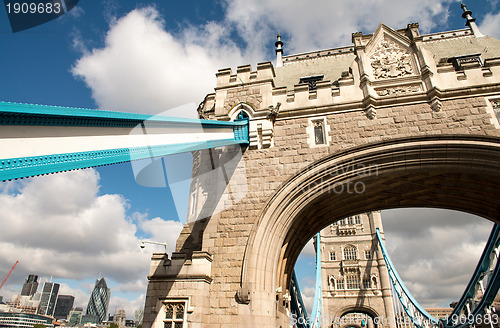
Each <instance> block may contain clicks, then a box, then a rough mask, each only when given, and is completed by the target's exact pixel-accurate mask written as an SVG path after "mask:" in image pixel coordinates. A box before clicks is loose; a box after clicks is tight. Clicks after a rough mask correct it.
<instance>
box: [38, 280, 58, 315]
mask: <svg viewBox="0 0 500 328" xmlns="http://www.w3.org/2000/svg"><path fill="white" fill-rule="evenodd" d="M58 294H59V284H57V283H54V282H46V283H44V284H43V289H42V296H41V298H40V307H39V308H38V314H43V315H49V316H54V310H55V308H56V300H57V295H58Z"/></svg>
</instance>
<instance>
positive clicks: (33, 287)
mask: <svg viewBox="0 0 500 328" xmlns="http://www.w3.org/2000/svg"><path fill="white" fill-rule="evenodd" d="M37 291H38V276H37V275H34V274H30V275H29V276H28V278H27V279H26V282H25V283H24V284H23V289H22V290H21V295H23V296H32V295H33V294H35V293H36V292H37Z"/></svg>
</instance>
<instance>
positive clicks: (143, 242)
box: [140, 240, 168, 253]
mask: <svg viewBox="0 0 500 328" xmlns="http://www.w3.org/2000/svg"><path fill="white" fill-rule="evenodd" d="M146 244H153V245H161V246H163V247H165V253H166V252H167V246H168V243H159V242H156V241H149V240H143V241H142V243H141V245H140V247H141V248H144V247H146Z"/></svg>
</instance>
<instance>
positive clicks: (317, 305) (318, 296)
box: [311, 232, 323, 328]
mask: <svg viewBox="0 0 500 328" xmlns="http://www.w3.org/2000/svg"><path fill="white" fill-rule="evenodd" d="M322 301H323V297H322V287H321V247H320V234H319V232H318V233H317V234H316V289H315V291H314V304H313V309H312V313H311V328H320V327H321V306H322Z"/></svg>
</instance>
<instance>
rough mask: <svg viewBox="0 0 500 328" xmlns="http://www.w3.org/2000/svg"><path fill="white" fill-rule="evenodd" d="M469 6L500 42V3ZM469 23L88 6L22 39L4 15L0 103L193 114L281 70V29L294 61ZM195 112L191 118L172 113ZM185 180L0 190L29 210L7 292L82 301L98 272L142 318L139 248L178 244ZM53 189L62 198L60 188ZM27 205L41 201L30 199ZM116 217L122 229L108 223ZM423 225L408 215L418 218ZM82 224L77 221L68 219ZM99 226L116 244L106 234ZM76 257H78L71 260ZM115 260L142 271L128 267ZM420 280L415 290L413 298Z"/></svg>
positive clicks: (251, 8) (8, 237)
mask: <svg viewBox="0 0 500 328" xmlns="http://www.w3.org/2000/svg"><path fill="white" fill-rule="evenodd" d="M467 5H468V8H469V9H470V10H472V11H473V16H474V17H476V18H477V23H478V25H479V26H480V28H481V30H482V31H483V33H486V34H489V35H492V36H496V37H499V36H500V32H498V31H500V7H499V6H498V0H489V1H485V0H483V1H474V2H472V1H469V2H468V3H467ZM461 13H462V10H461V9H460V3H459V2H457V1H452V0H422V1H413V0H412V1H410V0H383V1H376V2H374V1H371V0H359V1H349V2H346V1H326V0H322V1H317V2H315V5H311V4H310V3H309V2H307V4H306V3H305V2H298V1H297V2H290V1H284V0H277V1H264V0H256V1H247V0H246V1H244V0H233V1H230V0H218V1H203V0H198V1H196V0H193V1H188V2H186V1H184V2H183V1H140V2H139V1H129V0H126V1H113V0H109V1H86V0H82V1H80V3H79V4H78V6H77V7H75V8H74V9H73V10H72V11H70V12H69V13H68V14H66V15H64V16H62V17H60V18H58V19H56V20H53V21H51V22H49V23H47V24H44V25H41V26H38V27H35V28H33V29H30V30H26V31H22V32H19V33H12V32H11V30H10V26H9V23H8V19H7V15H6V13H5V11H3V10H0V38H1V41H2V51H1V52H0V63H1V64H0V65H1V66H0V67H1V69H0V73H1V76H2V78H1V79H0V100H2V101H12V102H23V103H37V104H50V105H61V106H74V107H84V108H100V109H108V110H119V111H132V112H143V113H153V114H156V113H160V112H165V111H166V113H167V114H168V113H170V114H172V115H180V116H192V115H193V109H194V108H195V105H196V104H198V103H199V102H200V101H201V100H202V99H203V97H204V95H205V94H207V93H209V92H212V91H213V87H214V86H215V73H216V71H217V69H219V68H223V67H233V68H235V67H236V66H237V65H245V64H252V66H253V67H255V65H256V63H258V62H262V61H266V60H271V61H273V60H274V51H273V47H274V41H275V37H276V34H277V32H280V33H281V34H282V35H283V41H284V42H285V54H291V53H296V52H304V51H311V50H315V49H322V48H331V47H335V46H344V45H349V44H350V42H351V41H350V35H351V33H352V32H356V31H362V32H364V33H371V32H373V31H374V30H375V28H376V27H377V25H378V24H379V23H380V22H383V23H385V24H387V25H389V26H391V27H393V28H404V27H405V26H406V24H408V23H411V22H419V23H420V29H421V32H422V33H427V32H435V31H443V30H452V29H459V28H463V27H464V23H465V21H464V19H463V18H462V17H461ZM190 103H191V104H194V105H191V107H190V108H191V110H185V109H183V110H171V109H172V108H176V107H178V106H183V105H186V104H190ZM169 110H170V111H169ZM168 161H169V162H170V163H171V164H170V165H169V167H170V170H171V172H173V173H172V174H174V175H177V176H182V177H186V175H189V170H190V168H189V166H188V165H183V163H186V162H189V158H188V159H186V158H181V157H178V158H171V159H169V160H168ZM180 180H181V181H184V183H177V184H176V185H175V186H174V187H172V188H147V187H142V186H140V185H138V184H137V183H136V182H135V180H134V175H133V173H132V170H131V167H130V165H129V164H120V165H115V166H108V167H103V168H97V169H95V170H87V171H81V172H76V173H69V174H63V175H61V176H60V177H42V178H37V179H31V180H29V181H24V182H22V183H9V184H7V183H4V184H2V185H0V204H2V205H3V206H7V207H9V206H10V208H17V207H19V209H20V210H19V211H17V212H15V213H14V212H13V211H6V212H7V213H3V214H0V220H1V222H2V224H3V225H4V226H9V227H11V228H12V229H11V231H10V232H6V230H7V229H3V231H4V232H3V234H2V233H0V237H1V239H0V240H1V241H0V244H1V245H0V277H3V275H4V274H6V273H7V272H8V270H9V269H10V267H11V265H12V264H13V263H14V262H15V261H16V260H19V261H20V263H19V264H18V266H17V267H16V270H15V271H14V273H13V274H12V276H11V277H10V278H9V281H8V283H7V284H6V285H5V286H4V288H3V289H2V291H1V293H0V295H4V296H5V297H6V299H9V298H10V297H11V296H12V295H13V294H15V293H18V292H19V291H20V286H21V284H22V281H23V280H24V279H25V277H26V276H27V274H29V273H35V274H39V275H40V276H42V277H44V279H48V278H49V277H50V276H51V275H52V276H53V280H54V281H60V282H64V284H65V285H64V291H65V292H67V293H73V294H74V295H75V296H76V297H77V303H78V304H79V305H85V303H86V302H87V300H88V294H89V291H90V289H91V286H92V284H93V282H94V279H95V278H97V277H98V276H99V275H101V274H102V275H104V276H105V277H106V278H107V279H108V281H109V284H110V285H111V288H112V301H111V307H110V311H111V312H112V311H113V309H114V308H115V307H116V306H118V307H119V308H121V307H122V306H124V305H125V309H126V311H127V314H128V316H129V317H130V316H132V314H133V310H134V309H136V308H139V307H141V306H142V304H143V302H144V299H143V294H144V291H145V284H146V281H145V276H146V274H147V270H148V265H149V264H148V258H149V256H150V253H151V252H152V251H153V250H154V249H153V248H149V249H148V248H146V250H140V249H139V247H138V243H139V241H140V240H141V239H143V238H151V239H154V240H158V241H168V242H169V243H170V245H173V244H174V243H175V238H176V233H178V231H179V229H180V227H181V223H179V220H180V221H183V220H185V215H186V214H185V213H186V204H187V188H188V184H189V181H188V179H184V178H180ZM78 186H80V187H81V186H84V187H85V188H87V189H85V190H84V191H82V190H80V189H79V188H76V187H78ZM56 187H59V188H60V190H59V191H54V190H55V188H56ZM82 189H83V188H82ZM30 197H31V198H30ZM27 199H31V200H32V202H31V203H26V200H27ZM41 199H43V200H44V203H43V202H41V201H40V200H41ZM174 200H176V201H177V202H175V201H174ZM44 204H55V205H54V206H53V207H50V208H47V206H46V205H44ZM175 204H177V206H175ZM63 205H64V206H63ZM24 210H25V212H26V213H25V212H23V211H24ZM28 210H29V211H28ZM56 210H57V211H56ZM36 211H38V212H36ZM11 212H12V213H11ZM28 212H29V213H31V216H30V215H28ZM33 213H35V215H34V216H35V217H36V220H37V221H38V224H39V221H44V220H46V221H47V222H51V223H53V224H54V227H53V229H52V232H53V233H56V234H57V235H58V236H62V237H60V238H59V239H55V240H54V242H52V243H48V242H47V239H53V237H50V233H51V231H50V229H49V230H47V231H46V232H47V234H48V235H47V236H46V237H45V238H36V235H37V234H38V235H39V234H40V233H39V231H40V230H33V229H28V228H29V227H34V226H37V225H36V224H37V223H36V222H33V221H30V219H31V220H34V219H33ZM433 213H438V214H436V215H437V216H440V217H447V216H448V217H450V216H453V215H443V213H442V212H436V211H434V212H433ZM16 215H17V216H23V215H24V217H22V218H20V219H19V218H18V217H17V216H16ZM109 215H113V217H114V219H113V220H109V219H106V218H107V217H109ZM412 215H413V216H412ZM414 215H415V214H411V213H410V212H406V213H405V214H404V215H403V216H405V217H407V218H408V220H409V222H411V218H412V217H414ZM429 215H430V214H429ZM75 216H76V217H78V218H79V219H80V220H81V221H80V222H79V224H81V225H78V224H74V223H72V222H74V221H71V220H74V217H75ZM393 216H394V215H393ZM396 216H401V215H396ZM388 217H389V218H390V217H391V215H390V214H388ZM101 219H102V220H108V221H106V222H108V223H107V224H104V223H103V221H102V220H101ZM388 220H390V219H388ZM443 220H446V219H443ZM388 222H389V221H388ZM443 222H445V221H443ZM446 222H447V221H446ZM467 222H468V221H467ZM83 223H85V224H83ZM22 224H25V225H26V230H23V229H21V228H20V227H23V226H22ZM474 224H475V223H474ZM100 225H102V226H104V227H105V229H107V232H108V233H107V235H106V234H103V235H101V234H99V232H98V229H97V228H99V226H100ZM60 226H61V227H63V228H65V229H68V230H67V231H66V230H64V229H62V228H59V227H60ZM102 226H101V227H102ZM388 226H393V227H394V228H392V229H394V231H396V232H395V237H394V238H393V240H394V243H397V242H402V239H401V238H399V237H398V236H401V234H402V231H400V230H398V228H397V227H398V226H397V225H395V226H394V225H391V224H388ZM402 226H404V224H402ZM399 227H401V225H400V226H399ZM481 227H482V226H481ZM39 229H42V230H43V226H40V227H39ZM75 229H82V231H89V232H94V233H93V234H90V233H89V234H86V233H84V232H81V233H76V232H75V231H74V230H75ZM390 229H391V228H390ZM390 229H389V230H390ZM412 229H418V227H413V228H412ZM477 229H479V230H481V229H482V230H481V231H483V230H485V228H477ZM17 230H20V231H17ZM31 230H33V231H31ZM386 230H387V229H386ZM486 230H488V229H486ZM16 231H17V232H16ZM23 231H28V232H29V233H32V235H30V234H29V233H28V232H27V233H25V234H24V235H23ZM65 231H66V232H65ZM457 233H459V232H457ZM64 235H67V236H71V237H72V238H64ZM431 235H432V233H429V234H428V235H427V236H431ZM106 236H108V237H106ZM96 238H109V239H111V240H108V241H106V242H103V241H99V242H97V244H99V245H101V247H102V249H103V250H104V251H108V252H109V254H111V255H110V256H111V257H106V256H104V255H102V254H101V255H102V256H100V257H99V256H95V255H93V253H92V252H91V251H90V250H89V246H88V245H90V244H92V243H93V242H96ZM398 238H399V239H398ZM436 238H438V237H436ZM66 239H67V240H66ZM438 239H439V238H438ZM75 240H78V243H76V242H75ZM478 242H479V241H478V240H471V241H470V244H471V245H478V244H477V243H478ZM65 243H67V244H65ZM457 247H458V246H457ZM471 247H472V246H471ZM67 249H71V250H72V252H73V253H71V255H72V256H69V257H67V258H66V257H65V254H68V252H66V250H67ZM389 249H390V247H389ZM170 250H172V246H171V247H170ZM306 253H307V254H309V257H307V256H305V257H303V258H302V259H301V260H300V262H299V265H298V273H299V276H300V280H301V283H302V285H303V286H302V288H303V289H304V290H308V291H309V294H308V295H309V296H308V297H309V299H310V290H309V289H308V288H311V286H312V282H311V281H312V277H314V273H312V271H311V267H314V265H313V261H314V258H313V257H311V255H312V252H311V250H310V249H309V251H308V252H306ZM395 257H396V258H398V255H397V254H396V256H395ZM117 259H123V261H122V262H125V264H128V263H137V265H135V266H134V268H130V265H124V264H123V263H120V261H117ZM75 261H77V262H78V263H76V262H75ZM134 261H135V262H134ZM401 261H403V262H401V263H404V259H403V258H401ZM82 263H83V265H82ZM70 267H74V268H78V272H75V270H76V269H75V270H72V269H70ZM436 267H437V266H436ZM402 275H403V274H402ZM403 276H404V275H403ZM417 280H418V279H417ZM423 283H424V282H420V285H419V282H418V281H416V282H413V284H414V285H415V286H416V287H415V290H417V291H418V290H419V288H421V286H422V284H423ZM419 286H420V287H419ZM304 293H306V292H305V291H304ZM421 295H422V297H423V298H424V299H425V300H428V304H441V303H443V302H446V301H443V299H447V298H446V297H448V296H443V297H441V298H439V297H436V296H432V297H431V296H429V295H427V294H426V293H424V292H422V293H421ZM306 296H307V295H306ZM425 297H427V298H425Z"/></svg>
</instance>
